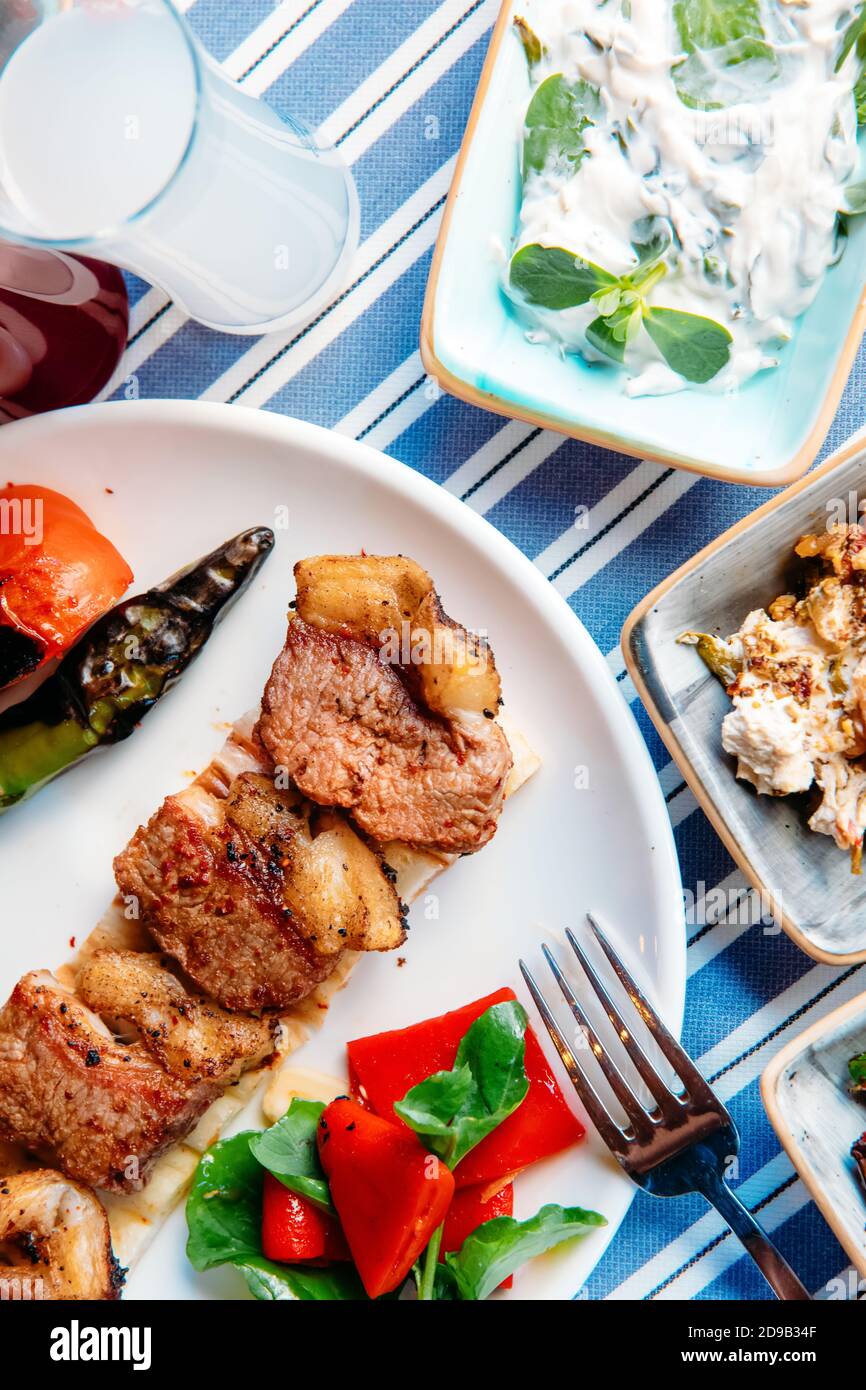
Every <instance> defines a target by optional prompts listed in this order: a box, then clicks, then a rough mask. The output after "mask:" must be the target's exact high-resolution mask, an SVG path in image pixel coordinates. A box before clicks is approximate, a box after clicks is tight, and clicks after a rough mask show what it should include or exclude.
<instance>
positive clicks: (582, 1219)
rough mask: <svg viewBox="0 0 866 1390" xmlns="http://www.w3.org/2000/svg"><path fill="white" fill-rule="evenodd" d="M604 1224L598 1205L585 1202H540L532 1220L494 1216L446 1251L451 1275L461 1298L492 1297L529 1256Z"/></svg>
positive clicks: (445, 1293) (442, 1294) (538, 1253)
mask: <svg viewBox="0 0 866 1390" xmlns="http://www.w3.org/2000/svg"><path fill="white" fill-rule="evenodd" d="M606 1225H607V1221H606V1220H605V1218H604V1217H603V1216H601V1215H599V1213H598V1212H597V1211H584V1210H583V1209H582V1208H581V1207H559V1206H554V1205H550V1206H546V1207H542V1208H541V1210H540V1211H539V1212H537V1213H536V1214H535V1216H533V1217H531V1218H530V1219H529V1220H528V1221H515V1220H514V1218H513V1217H511V1216H496V1217H494V1218H493V1220H492V1221H485V1222H484V1224H483V1225H481V1226H479V1227H478V1228H477V1229H476V1230H474V1231H473V1232H472V1234H471V1235H469V1236H467V1237H466V1239H465V1240H464V1242H463V1244H462V1246H461V1247H460V1249H459V1251H457V1252H456V1253H452V1254H448V1255H446V1256H445V1269H446V1271H447V1278H449V1279H450V1280H451V1281H452V1282H453V1285H454V1289H455V1290H456V1293H457V1297H458V1298H461V1299H482V1298H488V1297H489V1296H490V1294H492V1293H493V1291H494V1289H497V1288H498V1287H499V1285H500V1284H501V1283H502V1281H503V1279H507V1278H508V1276H509V1275H511V1274H514V1272H515V1270H518V1269H519V1268H520V1266H521V1265H523V1264H525V1263H526V1261H527V1260H531V1259H533V1258H534V1257H535V1256H536V1255H542V1254H543V1253H544V1251H545V1250H551V1249H552V1248H553V1247H554V1246H555V1245H561V1244H562V1242H563V1241H566V1240H573V1239H574V1238H575V1237H576V1236H583V1235H586V1234H587V1232H588V1231H592V1230H596V1229H597V1228H598V1227H599V1226H606ZM437 1292H438V1291H437ZM448 1296H449V1293H448V1291H447V1290H446V1289H444V1288H443V1289H442V1291H441V1293H439V1297H446V1298H447V1297H448Z"/></svg>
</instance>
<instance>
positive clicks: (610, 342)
mask: <svg viewBox="0 0 866 1390" xmlns="http://www.w3.org/2000/svg"><path fill="white" fill-rule="evenodd" d="M636 249H638V248H636ZM666 249H667V248H666V246H665V247H661V246H660V245H658V244H657V245H656V247H655V248H654V250H653V253H652V254H651V255H648V256H647V257H645V258H643V259H641V258H640V254H639V259H638V264H637V265H636V266H635V268H634V269H633V270H631V271H629V272H628V273H627V274H626V275H613V274H611V272H610V271H608V270H604V269H603V268H602V267H601V266H598V265H594V264H593V263H592V262H591V261H587V260H585V259H584V258H583V257H582V256H577V255H575V254H574V252H572V251H567V250H566V249H565V248H564V247H561V246H540V245H539V244H538V243H537V242H533V243H531V244H530V245H529V246H523V247H521V249H520V250H519V251H516V252H515V254H514V255H513V256H512V258H511V270H510V277H509V278H510V284H511V287H512V289H514V290H516V291H517V293H518V294H519V295H520V296H521V297H522V298H523V299H524V300H525V301H526V303H528V304H532V305H536V306H538V307H540V308H544V309H569V308H573V307H575V306H577V305H580V304H587V303H590V302H591V303H592V304H594V305H595V307H596V308H597V309H598V311H599V313H598V317H597V318H595V319H593V320H592V321H591V322H590V323H589V324H588V326H587V328H586V336H587V339H588V341H589V342H590V343H591V345H592V346H593V347H594V348H595V349H596V351H598V352H601V353H603V354H604V355H605V356H606V357H609V358H610V359H611V360H612V361H614V362H617V363H619V364H622V363H623V362H624V360H625V352H626V348H627V346H628V344H629V343H631V342H634V340H635V338H636V337H637V336H638V334H639V333H640V332H641V330H642V329H643V330H645V331H646V332H647V333H648V334H649V336H650V338H651V339H652V341H653V342H654V343H655V345H656V347H657V348H658V350H659V352H660V353H661V355H662V357H663V358H664V359H665V361H666V362H667V363H668V365H669V366H670V367H671V368H672V369H673V370H674V371H675V372H677V373H678V375H679V376H682V377H684V378H685V379H686V381H692V382H696V383H698V384H703V383H704V382H707V381H711V380H712V378H713V377H714V376H716V375H717V374H718V373H719V372H720V371H721V370H722V368H723V367H724V366H725V364H726V363H727V361H728V360H729V358H730V344H731V342H732V341H733V340H732V337H731V334H730V333H729V332H728V330H727V329H726V328H725V327H724V326H723V325H722V324H720V323H717V322H716V321H715V319H709V318H705V317H704V316H703V315H702V314H690V313H686V312H685V311H684V310H682V309H666V308H662V307H659V306H656V305H651V304H650V303H649V302H648V298H647V296H648V295H649V292H650V290H651V289H653V287H654V286H655V285H656V284H658V282H659V281H660V280H661V279H663V277H664V276H665V275H666V274H667V265H666V264H665V263H664V262H663V261H662V259H661V257H662V256H663V255H664V251H665V250H666Z"/></svg>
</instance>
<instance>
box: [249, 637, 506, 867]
mask: <svg viewBox="0 0 866 1390" xmlns="http://www.w3.org/2000/svg"><path fill="white" fill-rule="evenodd" d="M409 685H410V679H409V677H408V676H407V675H405V674H404V673H403V672H402V670H401V668H400V667H399V666H398V665H395V664H392V663H391V662H389V661H388V660H386V659H384V658H383V656H382V655H381V654H380V652H379V651H378V650H376V649H375V648H374V647H372V646H371V645H369V644H368V643H367V642H366V641H364V640H361V639H359V638H357V637H353V636H346V635H339V634H336V633H333V632H328V631H326V630H325V629H324V628H322V627H319V626H314V625H311V624H309V623H307V622H305V621H304V620H303V619H302V618H300V617H296V618H294V619H293V620H292V621H291V622H290V623H289V631H288V636H287V637H286V645H285V647H284V648H283V650H282V652H281V653H280V655H279V656H278V657H277V660H276V662H275V664H274V668H273V671H272V672H271V676H270V679H269V681H268V684H267V686H266V688H265V694H264V699H263V701H262V715H261V719H260V720H259V724H258V734H259V738H260V739H261V741H262V743H263V744H264V747H265V748H266V749H267V751H268V753H269V754H270V756H271V758H273V760H274V763H275V764H276V765H277V766H278V767H279V768H284V769H285V771H286V773H287V774H288V776H289V777H291V778H292V780H293V781H294V782H295V783H296V784H297V785H298V786H299V787H300V789H301V790H302V791H303V792H304V793H305V794H306V795H307V796H308V797H310V798H311V799H312V800H313V801H318V802H319V803H321V804H322V805H326V806H342V807H345V808H347V809H348V810H349V811H350V812H351V814H352V816H353V818H354V819H355V820H356V821H357V823H358V825H359V826H360V827H361V828H362V830H364V831H366V833H367V834H368V835H370V836H372V837H373V839H375V840H377V841H379V842H380V843H383V844H384V843H387V842H388V841H389V840H402V841H404V842H405V843H407V844H410V845H414V846H418V847H419V848H429V849H436V850H440V851H444V852H446V853H450V854H469V853H472V852H473V851H474V850H477V849H481V847H482V845H485V844H486V843H487V841H488V840H489V839H490V838H491V837H492V835H493V834H494V832H495V830H496V825H497V821H498V819H499V813H500V810H501V809H502V802H503V797H504V792H505V783H506V779H507V777H508V773H509V771H510V768H511V749H510V748H509V746H508V740H507V739H506V737H505V734H504V733H503V731H502V729H501V728H500V726H499V725H498V724H497V723H495V722H494V720H493V718H492V715H493V712H494V711H493V710H489V711H488V715H489V717H485V715H484V714H483V713H481V714H476V713H474V712H472V713H467V714H454V715H453V716H452V717H451V718H446V717H445V716H443V715H441V714H438V713H433V712H431V711H429V710H428V709H426V708H424V706H423V705H422V704H420V703H419V700H418V699H416V698H415V696H414V695H413V693H412V692H411V690H410V688H409ZM494 709H495V706H494Z"/></svg>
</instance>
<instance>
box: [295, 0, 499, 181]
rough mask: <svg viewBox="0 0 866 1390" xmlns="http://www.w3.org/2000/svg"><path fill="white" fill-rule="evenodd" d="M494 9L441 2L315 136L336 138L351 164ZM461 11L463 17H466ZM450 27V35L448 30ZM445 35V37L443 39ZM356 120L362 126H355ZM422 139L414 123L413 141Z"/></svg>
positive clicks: (480, 30) (491, 0)
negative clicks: (416, 137)
mask: <svg viewBox="0 0 866 1390" xmlns="http://www.w3.org/2000/svg"><path fill="white" fill-rule="evenodd" d="M497 9H498V4H497V3H496V0H483V3H482V4H481V5H480V6H479V7H478V8H477V9H474V10H473V0H446V3H445V4H442V5H439V6H438V7H437V9H436V10H435V11H434V13H433V14H431V16H430V18H429V19H427V20H425V21H424V23H423V24H421V25H420V26H419V28H417V29H416V30H415V32H414V33H413V34H411V35H410V36H409V38H408V39H406V41H405V43H402V44H401V45H400V47H399V48H395V49H394V51H393V53H389V55H388V57H387V58H386V59H385V61H384V63H382V64H381V65H380V66H379V67H378V68H377V69H376V71H375V72H371V73H370V75H369V76H368V77H367V78H365V80H364V81H363V82H362V83H361V85H360V86H359V87H356V88H355V90H354V91H353V92H352V94H351V96H349V97H347V98H346V100H345V101H344V102H343V103H342V104H341V105H340V106H338V107H337V109H336V110H335V111H332V112H331V114H330V116H328V117H327V118H326V119H325V120H324V121H323V122H322V124H321V125H320V126H319V131H318V134H319V137H320V139H322V140H324V141H325V143H326V144H336V143H337V142H338V141H339V142H340V149H341V151H342V153H343V155H344V157H345V158H346V159H347V160H348V161H349V163H350V164H353V163H354V162H355V160H356V159H358V158H360V156H361V155H362V154H363V153H364V152H365V151H366V150H368V149H369V147H370V146H371V145H372V144H374V142H375V141H376V140H378V139H379V138H380V136H381V135H382V134H384V132H385V131H386V130H388V129H389V128H390V127H391V126H392V125H393V124H394V122H395V121H397V120H399V119H400V117H401V116H403V115H405V113H406V112H407V111H408V109H409V107H410V106H413V105H414V104H415V102H416V101H417V100H418V98H419V97H420V96H423V94H424V92H426V91H427V90H428V88H429V87H432V86H433V84H434V83H435V82H438V80H439V78H440V77H441V76H442V75H443V73H445V72H447V70H448V69H449V68H451V67H453V66H454V64H455V63H456V62H457V61H458V59H460V58H462V57H463V54H464V53H466V52H467V50H468V49H470V48H471V47H472V45H473V44H474V43H476V42H477V41H478V39H479V38H481V36H482V35H483V34H485V33H486V32H487V30H488V29H489V28H490V26H491V25H492V23H493V21H494V19H495V18H496V11H497ZM464 15H468V18H466V19H465V20H464V19H463V16H464ZM461 20H462V21H463V22H462V23H461ZM454 26H459V27H456V28H455V27H454ZM452 28H453V33H450V34H449V32H448V31H449V30H451V29H452ZM445 34H448V37H447V38H445V39H444V40H443V35H445ZM431 50H432V51H431ZM413 69H414V71H413ZM407 74H408V75H407ZM359 121H361V122H363V126H361V125H358V122H359ZM356 125H357V129H356V130H355V129H353V127H355V126H356ZM346 132H351V133H350V134H347V133H346ZM423 138H424V131H423V128H422V126H421V122H420V121H419V129H418V139H419V140H421V139H423Z"/></svg>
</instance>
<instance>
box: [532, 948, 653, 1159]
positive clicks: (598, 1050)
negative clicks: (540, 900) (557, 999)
mask: <svg viewBox="0 0 866 1390" xmlns="http://www.w3.org/2000/svg"><path fill="white" fill-rule="evenodd" d="M541 950H542V953H543V955H544V959H545V960H546V961H547V964H548V965H549V966H550V968H551V970H552V971H553V978H554V979H555V980H556V983H557V984H558V985H559V988H560V989H561V990H562V993H563V995H564V996H565V1000H566V1003H567V1004H568V1007H569V1008H570V1009H571V1012H572V1013H573V1015H574V1017H575V1019H576V1020H577V1022H578V1023H579V1025H580V1027H581V1028H582V1029H583V1032H584V1033H585V1035H586V1038H587V1041H588V1043H589V1045H590V1047H591V1048H592V1053H593V1056H594V1057H595V1060H596V1061H597V1062H598V1065H599V1066H600V1067H601V1070H602V1071H603V1073H604V1075H605V1076H606V1077H607V1080H608V1083H609V1085H610V1088H611V1090H612V1091H613V1093H614V1095H615V1096H616V1098H617V1100H618V1101H619V1103H620V1105H621V1106H622V1108H623V1110H624V1111H625V1113H626V1114H627V1115H628V1118H629V1120H630V1121H631V1123H632V1126H633V1128H634V1131H635V1133H636V1134H637V1135H638V1137H639V1138H641V1139H645V1140H649V1139H651V1138H652V1135H653V1130H654V1129H655V1125H654V1124H653V1121H652V1120H651V1119H650V1117H649V1115H648V1114H647V1112H646V1110H645V1109H644V1107H643V1106H642V1105H641V1103H640V1101H639V1100H638V1098H637V1096H636V1095H635V1094H634V1092H633V1091H632V1090H631V1089H630V1087H629V1086H628V1085H627V1083H626V1081H625V1079H624V1077H623V1076H622V1074H621V1072H620V1071H619V1068H618V1067H617V1066H616V1064H615V1063H614V1062H613V1060H612V1058H611V1057H610V1056H609V1055H608V1052H607V1049H606V1048H605V1046H604V1044H603V1043H602V1041H601V1040H600V1038H599V1036H598V1034H597V1033H596V1031H595V1029H594V1028H593V1026H592V1024H591V1023H590V1021H589V1019H588V1018H587V1016H586V1014H585V1013H584V1012H583V1009H582V1008H581V1007H580V1004H579V1003H578V1000H577V996H576V995H575V993H574V990H573V989H572V988H571V985H570V984H569V982H568V980H567V979H566V978H565V976H564V975H563V973H562V971H561V970H560V968H559V964H558V962H557V960H556V957H555V956H554V954H553V952H552V951H551V950H550V948H549V947H548V946H547V945H544V944H542V947H541Z"/></svg>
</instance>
